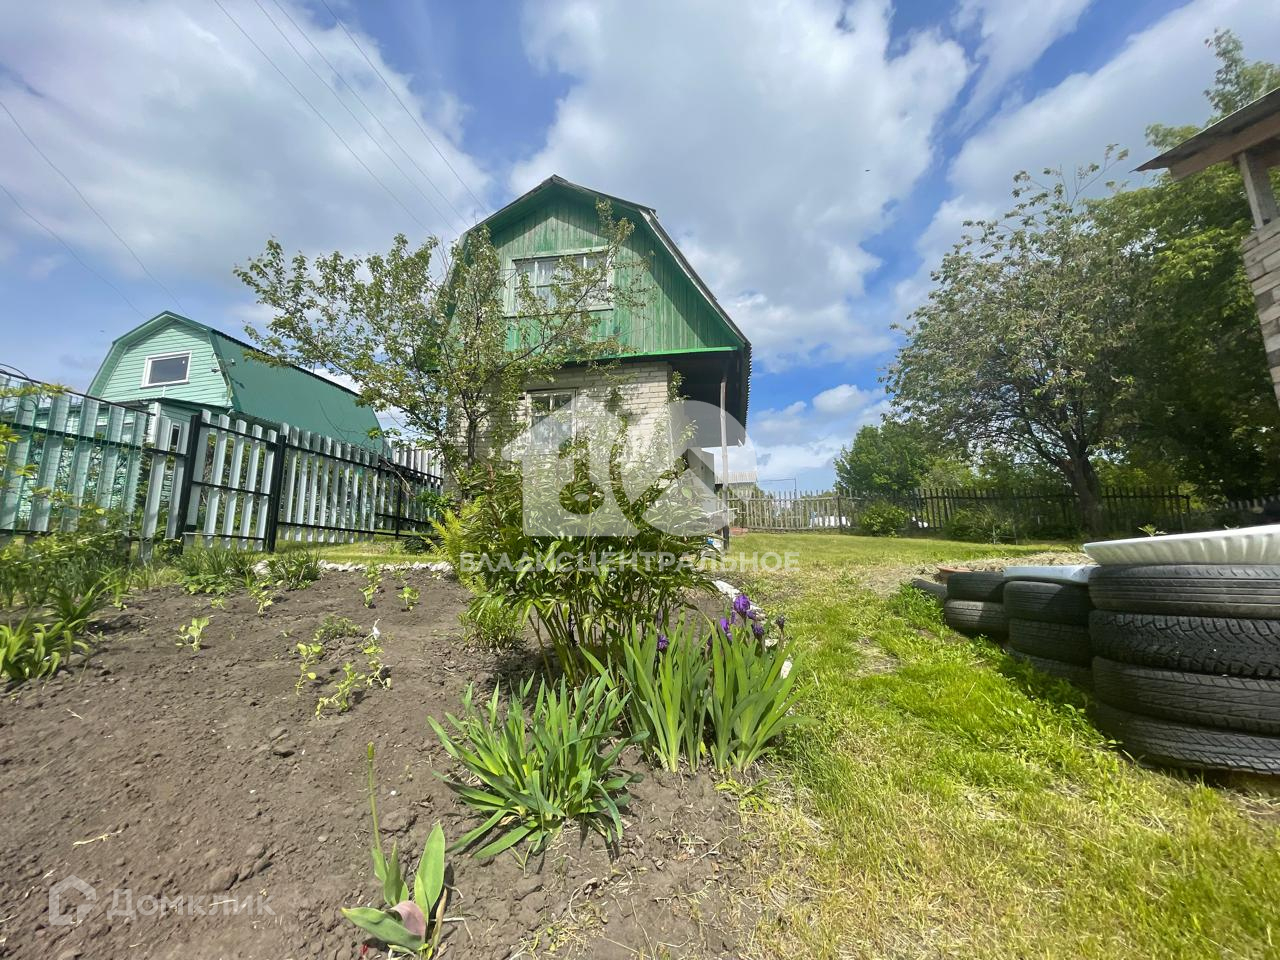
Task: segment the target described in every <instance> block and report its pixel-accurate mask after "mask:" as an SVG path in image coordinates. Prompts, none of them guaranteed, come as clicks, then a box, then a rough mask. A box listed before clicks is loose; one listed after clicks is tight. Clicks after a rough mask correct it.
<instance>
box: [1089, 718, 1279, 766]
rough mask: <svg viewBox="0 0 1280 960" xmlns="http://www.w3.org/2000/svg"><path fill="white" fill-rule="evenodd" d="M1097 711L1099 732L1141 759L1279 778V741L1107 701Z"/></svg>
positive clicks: (1095, 719) (1166, 764) (1170, 764)
mask: <svg viewBox="0 0 1280 960" xmlns="http://www.w3.org/2000/svg"><path fill="white" fill-rule="evenodd" d="M1092 712H1093V719H1094V722H1095V723H1096V724H1097V726H1098V729H1099V730H1101V731H1102V732H1103V733H1105V734H1106V735H1107V736H1109V737H1111V738H1113V739H1115V740H1117V741H1119V743H1120V745H1121V746H1122V747H1124V749H1125V752H1126V753H1129V754H1130V755H1132V756H1134V757H1136V758H1138V759H1140V760H1148V761H1151V762H1153V763H1158V764H1161V765H1163V766H1170V767H1194V768H1200V769H1208V770H1243V771H1248V772H1250V773H1267V774H1280V737H1264V736H1258V735H1256V734H1249V733H1233V732H1231V731H1228V730H1215V729H1213V728H1212V727H1196V726H1192V725H1190V724H1185V723H1172V722H1170V721H1168V720H1157V719H1155V718H1152V717H1144V716H1140V715H1138V714H1135V713H1129V712H1128V711H1125V710H1120V709H1118V708H1116V707H1112V706H1108V705H1107V704H1104V703H1096V704H1095V705H1094V707H1093V711H1092Z"/></svg>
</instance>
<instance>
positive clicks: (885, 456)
mask: <svg viewBox="0 0 1280 960" xmlns="http://www.w3.org/2000/svg"><path fill="white" fill-rule="evenodd" d="M956 467H959V470H958V471H957V470H956V469H955V468H956ZM835 468H836V488H837V490H838V491H839V492H840V493H842V494H844V495H845V496H853V495H857V494H864V493H875V494H880V495H891V494H902V493H907V492H909V491H911V490H914V489H916V488H917V487H921V486H931V485H932V482H931V481H932V479H933V478H935V477H937V476H938V475H939V474H940V473H943V472H944V470H943V468H951V469H949V470H947V471H945V472H949V473H950V474H952V475H955V474H956V473H957V472H958V473H960V474H964V473H967V472H968V471H967V468H966V467H964V465H962V464H955V462H954V461H951V460H947V459H946V458H945V457H944V456H943V454H942V452H941V450H940V449H939V447H938V445H937V443H936V442H935V440H934V438H932V437H930V436H929V435H928V433H927V431H926V430H924V429H923V428H922V427H921V425H920V424H918V423H915V422H913V421H909V420H907V421H903V420H883V421H882V422H881V423H879V424H878V425H877V424H868V425H867V426H865V427H863V428H862V429H861V430H859V431H858V433H857V435H856V436H855V437H854V438H853V442H852V443H851V444H849V446H847V447H845V448H844V449H843V450H841V451H840V454H839V455H838V456H837V457H836V459H835Z"/></svg>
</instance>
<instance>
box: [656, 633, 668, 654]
mask: <svg viewBox="0 0 1280 960" xmlns="http://www.w3.org/2000/svg"><path fill="white" fill-rule="evenodd" d="M670 643H671V641H670V640H668V639H667V635H666V634H665V633H660V634H658V652H659V653H661V652H662V651H663V650H665V649H667V647H668V646H669V645H670Z"/></svg>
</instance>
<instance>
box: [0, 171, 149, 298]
mask: <svg viewBox="0 0 1280 960" xmlns="http://www.w3.org/2000/svg"><path fill="white" fill-rule="evenodd" d="M0 190H3V191H4V193H5V196H7V197H8V198H9V199H10V200H12V201H13V205H14V206H15V207H17V208H18V209H19V210H21V211H22V212H23V213H25V214H26V215H27V219H29V220H30V221H31V222H32V223H34V224H35V225H36V226H37V227H39V228H40V229H41V230H43V231H44V232H45V233H47V234H48V235H49V236H51V237H53V239H55V240H57V241H58V243H60V244H62V246H63V247H64V248H65V249H66V251H67V253H69V254H71V256H72V257H73V258H74V259H75V261H76V263H78V264H80V266H82V267H84V268H85V269H86V270H88V271H89V272H90V273H92V274H93V275H94V276H95V277H97V278H98V279H99V280H101V281H102V282H103V283H105V284H106V285H107V286H108V287H110V288H111V289H112V290H114V291H115V292H116V294H117V295H118V296H119V297H120V299H121V300H123V301H124V302H125V303H127V304H128V305H129V307H130V309H132V310H133V312H134V313H136V314H138V315H139V316H145V314H144V313H143V312H142V311H141V310H139V309H138V305H137V304H136V303H134V302H133V301H132V300H130V299H129V298H128V297H126V296H125V295H124V291H123V290H121V289H120V288H119V287H117V286H116V285H115V284H114V283H112V282H111V281H110V280H108V279H107V278H106V277H104V276H103V275H102V274H100V273H99V272H98V271H97V270H95V269H93V267H91V266H89V264H87V263H85V262H84V260H82V259H81V258H80V254H78V253H76V252H75V250H74V249H72V247H71V244H69V243H67V241H65V240H63V239H62V237H60V236H58V235H57V234H56V233H54V232H53V230H52V229H51V228H50V227H48V226H46V225H45V224H44V222H43V221H41V220H40V218H39V217H37V216H36V215H35V214H34V213H32V212H31V211H30V210H28V209H27V208H26V207H24V206H23V205H22V202H21V201H20V200H18V198H17V197H15V196H14V195H13V194H12V193H11V192H10V191H9V188H8V187H6V186H5V185H4V184H3V183H0Z"/></svg>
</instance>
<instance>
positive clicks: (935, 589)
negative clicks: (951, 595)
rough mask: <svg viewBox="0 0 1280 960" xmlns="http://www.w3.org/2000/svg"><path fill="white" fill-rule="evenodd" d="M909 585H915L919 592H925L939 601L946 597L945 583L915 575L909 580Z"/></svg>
mask: <svg viewBox="0 0 1280 960" xmlns="http://www.w3.org/2000/svg"><path fill="white" fill-rule="evenodd" d="M911 586H913V587H915V588H916V589H917V590H919V591H920V592H921V593H927V594H928V595H929V596H931V597H933V599H935V600H937V601H938V602H939V603H942V602H943V601H944V600H946V599H947V585H946V584H945V583H938V581H936V580H926V579H925V578H924V577H916V578H915V579H914V580H912V581H911Z"/></svg>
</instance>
